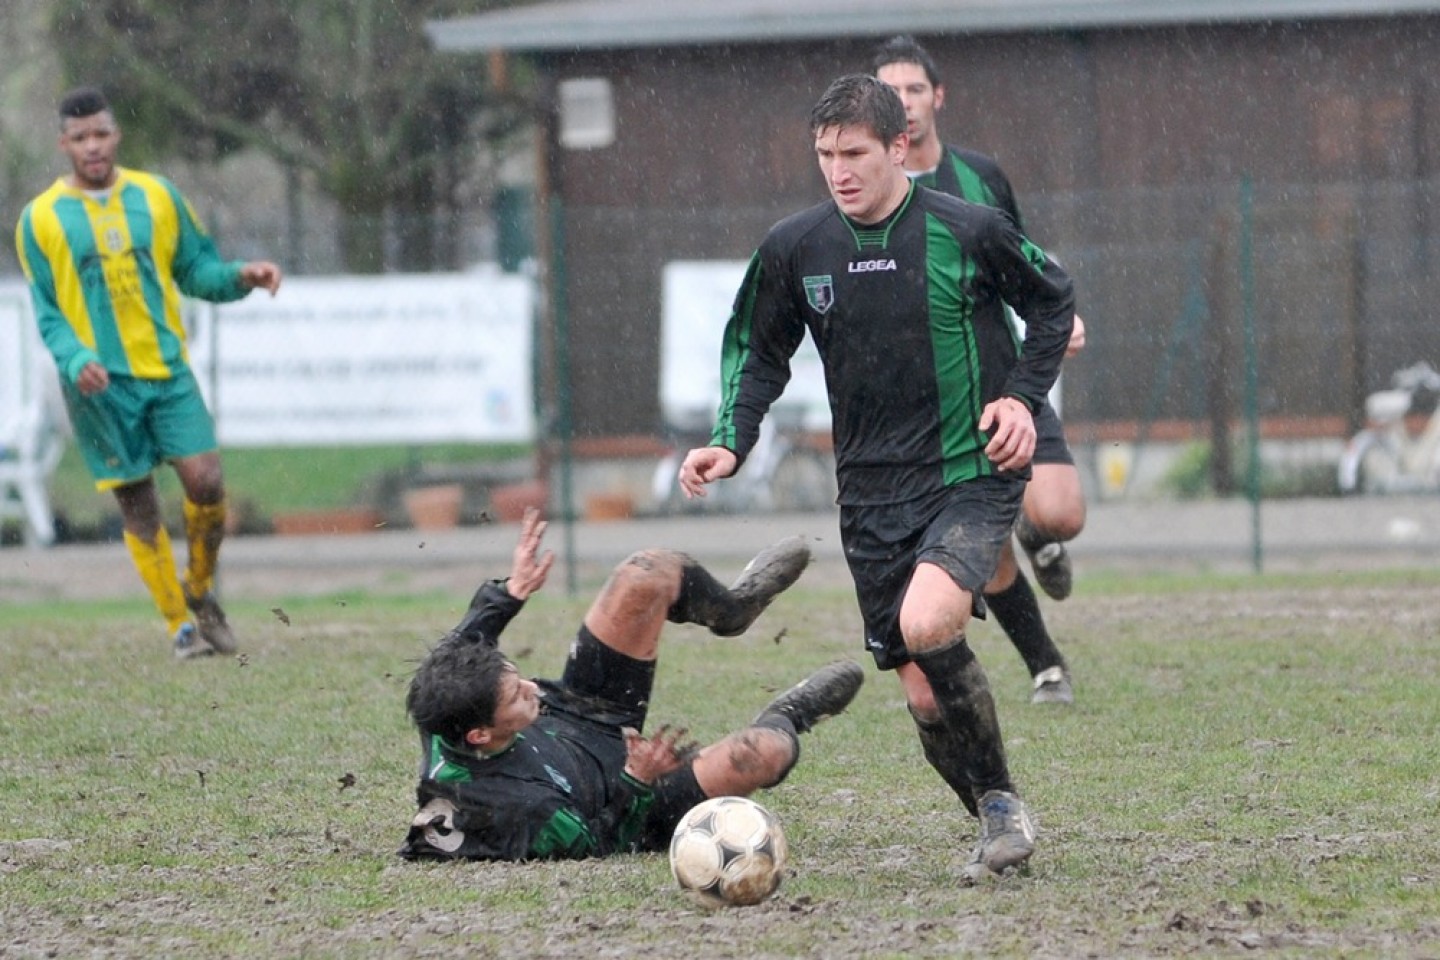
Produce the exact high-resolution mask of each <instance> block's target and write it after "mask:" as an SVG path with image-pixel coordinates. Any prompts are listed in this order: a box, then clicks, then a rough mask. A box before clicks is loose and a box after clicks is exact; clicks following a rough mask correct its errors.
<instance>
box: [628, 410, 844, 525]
mask: <svg viewBox="0 0 1440 960" xmlns="http://www.w3.org/2000/svg"><path fill="white" fill-rule="evenodd" d="M804 421H805V410H804V408H803V407H796V408H789V407H779V406H777V407H774V408H772V409H771V410H770V414H769V416H767V417H766V418H765V419H764V420H763V421H761V423H760V436H759V438H758V439H757V441H756V443H755V448H754V449H753V450H751V451H750V456H749V457H748V458H746V461H745V466H744V467H743V468H742V469H741V470H740V471H739V472H738V473H737V474H735V476H733V477H727V478H726V479H724V480H721V481H719V482H717V483H715V484H712V485H711V487H710V489H709V491H708V494H709V495H708V496H705V497H697V498H695V499H693V500H692V499H689V498H687V497H686V496H685V493H684V491H683V490H681V489H680V482H679V475H680V464H681V462H682V461H683V460H684V459H685V454H686V453H687V452H689V450H690V449H691V448H693V447H699V446H704V445H706V444H707V443H709V442H710V434H709V427H708V419H706V420H701V419H700V418H699V417H695V418H687V420H686V422H685V423H684V424H680V425H677V426H675V427H672V431H671V432H672V437H671V443H672V446H671V449H670V452H669V453H667V454H666V455H665V456H663V457H661V458H660V461H659V462H658V463H657V464H656V465H655V471H654V473H653V474H652V476H651V494H652V497H653V499H654V504H655V511H656V513H658V514H660V515H662V516H674V515H677V514H685V513H741V512H747V513H749V512H755V513H790V512H796V513H803V512H810V511H818V510H829V509H831V508H832V507H834V505H835V498H836V497H837V496H838V495H839V491H838V488H837V486H836V482H835V459H834V457H833V456H832V455H831V454H830V452H829V451H828V450H825V449H822V448H821V446H820V444H819V443H818V442H816V440H815V438H814V436H813V435H812V434H810V433H808V432H807V431H806V430H805V429H804Z"/></svg>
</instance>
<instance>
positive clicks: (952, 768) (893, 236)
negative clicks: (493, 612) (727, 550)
mask: <svg viewBox="0 0 1440 960" xmlns="http://www.w3.org/2000/svg"><path fill="white" fill-rule="evenodd" d="M905 127H906V120H905V108H904V106H903V105H902V104H901V102H900V98H899V97H898V96H897V95H896V94H895V92H894V91H893V90H892V89H890V87H889V86H887V85H886V84H885V83H883V82H882V81H880V80H878V79H876V78H875V77H872V76H865V75H858V74H857V75H853V76H848V77H842V78H840V79H839V80H836V81H835V82H834V83H833V84H831V85H830V87H829V89H827V90H826V92H825V94H824V95H823V96H822V97H821V98H820V100H819V102H817V103H816V105H815V107H814V108H813V110H812V111H811V114H810V130H811V133H812V135H813V137H814V143H815V152H816V157H817V159H818V161H819V165H820V171H821V173H822V174H823V176H824V177H825V182H826V185H827V187H828V188H829V191H830V197H831V199H830V200H828V201H826V202H825V203H821V204H818V205H816V206H814V207H812V208H810V209H808V210H804V211H801V212H800V213H798V214H795V215H794V216H791V217H788V218H787V219H785V220H783V221H781V222H780V223H778V224H776V225H775V226H774V227H773V228H771V230H770V232H769V234H768V235H767V236H766V237H765V239H764V241H763V242H762V243H761V245H760V248H759V249H758V250H757V251H756V253H755V255H754V256H753V257H752V258H751V260H750V265H749V267H748V269H747V271H746V275H745V280H744V282H743V284H742V285H741V289H740V291H739V293H738V294H737V295H736V298H735V305H734V308H733V310H732V314H731V317H730V321H729V323H728V324H727V326H726V330H725V337H724V341H723V343H722V358H721V401H720V408H719V411H718V414H717V421H716V425H715V429H714V432H713V433H712V435H711V445H710V446H706V447H701V448H698V449H695V450H691V451H690V452H689V453H688V454H687V455H686V457H685V461H684V463H683V464H682V465H681V468H680V477H679V479H680V484H681V486H682V487H683V488H684V490H685V492H686V494H687V495H689V496H702V495H704V493H705V489H704V488H705V485H706V484H708V483H711V482H713V481H716V480H720V479H722V478H724V477H728V476H730V475H731V474H733V473H734V472H735V470H736V469H738V468H739V466H740V465H741V464H742V463H743V462H744V458H745V456H746V454H748V453H749V452H750V450H751V449H752V448H753V447H754V445H755V442H756V439H757V437H758V435H759V429H760V421H761V420H762V419H763V417H764V416H765V414H766V412H767V411H768V410H769V409H770V405H771V404H772V403H774V402H775V400H776V399H778V398H779V396H780V395H781V393H782V392H783V391H784V389H785V385H786V383H787V382H788V381H789V379H790V358H791V357H792V356H793V355H794V353H795V350H796V349H797V348H798V347H799V345H800V342H801V340H803V338H804V337H805V336H806V334H807V333H808V334H809V335H810V337H811V338H812V339H813V340H814V341H815V345H816V348H817V350H818V352H819V354H820V359H821V363H822V365H823V367H824V371H825V384H826V391H827V394H828V399H829V403H830V411H831V424H832V426H831V429H832V433H833V436H834V441H835V462H836V471H835V475H836V480H837V481H838V487H839V497H838V499H839V503H840V534H841V542H842V544H843V546H844V549H845V556H846V560H847V562H848V563H849V565H850V573H851V576H852V578H853V580H854V582H855V590H856V595H857V598H858V600H859V604H860V611H861V614H862V615H863V617H864V620H865V632H866V637H865V645H866V647H867V649H869V651H870V653H871V655H872V656H873V657H874V658H875V662H876V665H877V666H879V667H880V668H881V669H882V670H894V671H895V673H896V676H897V678H898V679H899V680H900V683H901V686H902V688H903V689H904V692H905V698H906V701H907V703H908V705H909V708H910V712H911V714H912V715H913V716H914V718H915V722H916V725H917V728H918V731H919V733H920V741H921V744H922V746H923V747H924V751H925V756H926V759H927V760H929V762H930V763H931V764H932V765H933V766H934V767H935V769H936V770H937V771H939V773H940V774H941V776H942V777H944V779H945V781H946V782H947V783H948V784H949V785H950V786H951V787H952V788H953V789H954V790H955V792H956V794H957V795H958V796H959V797H960V799H961V801H962V802H963V803H964V804H965V805H966V807H967V808H968V809H969V810H970V812H971V813H972V814H976V815H977V816H978V817H979V819H980V838H979V843H978V844H977V846H976V848H975V852H974V856H973V857H972V859H971V861H970V863H968V864H967V865H966V867H965V871H964V876H965V877H967V878H969V879H971V880H973V879H977V878H979V877H981V876H984V875H986V874H988V873H990V872H1000V871H1003V870H1005V869H1007V868H1010V867H1015V866H1018V865H1020V864H1022V863H1024V862H1025V861H1026V860H1028V859H1029V857H1030V856H1031V854H1032V853H1033V852H1034V849H1035V835H1034V829H1033V827H1032V825H1031V822H1030V817H1029V814H1028V812H1027V811H1026V808H1025V804H1024V803H1023V802H1022V801H1021V800H1020V798H1019V796H1018V794H1017V792H1016V789H1015V785H1014V783H1013V781H1012V779H1011V776H1010V771H1009V765H1008V763H1007V761H1006V757H1005V748H1004V743H1003V740H1002V738H1001V734H1000V725H999V721H998V719H997V717H996V714H995V701H994V699H993V697H992V696H991V694H990V688H989V681H988V680H987V679H986V677H985V673H984V671H983V670H982V669H981V667H980V664H979V662H978V661H977V660H976V659H975V656H974V654H973V653H972V652H971V650H970V647H969V645H968V644H967V643H966V639H965V630H966V626H967V624H968V623H969V619H970V617H971V615H972V612H973V613H975V614H981V615H983V613H984V610H985V604H984V599H983V590H984V588H985V586H986V584H988V583H990V582H991V580H993V578H994V576H995V572H996V569H997V564H998V563H999V558H1000V554H1001V551H1002V549H1003V547H1004V545H1005V544H1006V543H1007V542H1009V539H1010V536H1011V531H1012V529H1013V528H1014V525H1015V519H1016V516H1017V515H1018V514H1019V511H1020V505H1021V501H1022V498H1023V497H1024V493H1025V481H1026V479H1027V478H1028V476H1029V464H1030V458H1031V457H1032V455H1033V454H1034V449H1035V425H1034V420H1033V417H1032V410H1035V409H1037V408H1039V407H1040V405H1041V404H1042V403H1043V401H1044V398H1045V395H1046V393H1048V392H1049V390H1050V388H1051V386H1052V385H1053V384H1054V382H1055V377H1056V376H1057V374H1058V373H1059V370H1060V362H1061V360H1062V358H1063V357H1064V354H1065V348H1066V344H1067V343H1068V342H1069V339H1070V333H1071V328H1072V324H1073V317H1074V298H1073V292H1072V290H1071V284H1070V280H1069V278H1068V277H1067V276H1065V274H1064V272H1063V271H1062V270H1061V269H1060V267H1059V266H1058V265H1057V264H1056V263H1055V262H1054V261H1053V260H1051V259H1050V258H1049V257H1047V256H1045V253H1044V251H1042V250H1040V249H1039V248H1037V247H1036V246H1035V245H1034V244H1032V243H1031V242H1030V241H1029V240H1027V239H1026V238H1025V237H1024V236H1022V235H1021V234H1020V232H1019V229H1018V228H1017V227H1016V225H1015V223H1014V221H1013V220H1012V219H1010V218H1009V217H1007V216H1006V215H1005V214H1003V213H1001V212H1000V211H999V210H996V209H995V208H993V207H987V206H981V205H978V204H971V203H965V202H963V201H961V200H958V199H956V198H955V197H952V196H948V195H946V194H943V193H940V192H938V191H934V190H928V189H925V188H923V187H919V186H917V185H915V184H913V183H912V182H911V181H910V179H909V178H908V177H907V176H906V175H905V168H904V162H905V154H906V149H907V147H908V144H909V138H908V135H907V134H906V129H905ZM1007 303H1008V304H1011V305H1013V306H1014V307H1015V308H1017V309H1018V310H1020V311H1021V313H1022V314H1023V315H1024V316H1025V317H1026V319H1027V320H1028V321H1029V323H1028V324H1027V325H1026V332H1025V340H1024V344H1023V349H1022V350H1018V351H1017V349H1016V343H1015V339H1014V333H1013V329H1012V327H1011V325H1010V322H1009V320H1008V317H1007V314H1006V312H1005V305H1006V304H1007Z"/></svg>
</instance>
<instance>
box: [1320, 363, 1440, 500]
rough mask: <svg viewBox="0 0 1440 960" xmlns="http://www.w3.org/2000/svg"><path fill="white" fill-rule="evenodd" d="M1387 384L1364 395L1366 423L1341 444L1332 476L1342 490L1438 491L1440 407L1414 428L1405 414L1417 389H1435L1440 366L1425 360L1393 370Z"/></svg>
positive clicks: (1439, 385)
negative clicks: (1391, 386)
mask: <svg viewBox="0 0 1440 960" xmlns="http://www.w3.org/2000/svg"><path fill="white" fill-rule="evenodd" d="M1390 380H1391V383H1392V384H1394V386H1393V388H1392V389H1389V390H1377V391H1376V392H1375V393H1372V394H1370V395H1369V396H1368V397H1366V398H1365V418H1366V420H1367V422H1368V425H1367V426H1366V427H1365V429H1363V430H1361V431H1360V432H1359V433H1357V434H1355V436H1353V437H1351V438H1350V440H1349V442H1348V443H1346V445H1345V452H1344V453H1343V454H1342V455H1341V457H1340V464H1339V467H1338V470H1337V474H1338V476H1337V479H1338V480H1339V484H1340V492H1341V493H1345V494H1353V493H1372V494H1395V493H1431V492H1436V491H1440V407H1437V408H1436V410H1435V411H1434V412H1432V413H1431V415H1430V419H1429V421H1428V422H1427V423H1426V424H1425V426H1424V428H1423V429H1421V430H1420V431H1419V432H1418V433H1414V434H1412V433H1411V432H1410V429H1409V427H1408V426H1407V424H1406V421H1405V418H1406V416H1407V415H1408V414H1409V412H1410V409H1411V407H1412V406H1413V405H1414V403H1415V395H1416V394H1417V393H1419V392H1420V391H1421V390H1428V391H1430V392H1431V393H1435V394H1437V395H1440V372H1437V371H1436V370H1435V368H1434V367H1432V366H1430V364H1429V363H1426V362H1425V361H1421V362H1420V363H1417V364H1414V365H1412V366H1409V367H1406V368H1405V369H1403V370H1399V371H1396V372H1395V374H1394V375H1392V376H1391V378H1390Z"/></svg>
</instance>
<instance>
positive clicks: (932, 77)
mask: <svg viewBox="0 0 1440 960" xmlns="http://www.w3.org/2000/svg"><path fill="white" fill-rule="evenodd" d="M892 63H913V64H916V65H917V66H919V67H920V68H921V69H922V70H924V71H925V79H926V80H929V81H930V86H932V87H938V86H940V85H941V82H940V71H939V70H937V69H935V61H934V60H932V59H930V54H929V52H928V51H926V49H925V48H924V47H922V46H920V44H919V42H918V41H916V39H915V38H914V37H912V36H910V35H909V34H905V35H903V36H899V37H891V38H890V39H889V40H886V41H885V42H884V43H882V44H880V46H878V47H876V48H875V57H874V59H873V60H872V61H871V63H870V72H871V73H879V72H880V68H881V67H888V66H890V64H892Z"/></svg>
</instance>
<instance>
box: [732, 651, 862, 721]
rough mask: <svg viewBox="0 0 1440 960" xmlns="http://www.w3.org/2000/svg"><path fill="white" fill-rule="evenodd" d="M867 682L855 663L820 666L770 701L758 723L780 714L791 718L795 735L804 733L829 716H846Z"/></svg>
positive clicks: (844, 661) (848, 661)
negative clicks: (846, 710)
mask: <svg viewBox="0 0 1440 960" xmlns="http://www.w3.org/2000/svg"><path fill="white" fill-rule="evenodd" d="M864 682H865V670H864V668H863V667H861V666H860V664H858V663H855V662H854V661H851V660H842V661H839V662H837V663H832V664H830V665H828V666H824V667H821V668H820V669H819V670H816V671H815V672H814V673H812V674H810V676H808V677H806V678H805V679H804V680H801V681H800V682H799V683H797V684H795V686H793V687H791V688H790V689H789V690H786V691H785V692H784V693H782V694H780V696H778V697H776V698H775V699H774V700H772V701H770V705H769V706H768V707H766V708H765V709H764V710H761V711H760V714H759V716H757V717H756V718H755V722H756V723H758V722H759V721H760V720H761V719H762V718H764V717H765V716H767V715H769V714H776V713H778V714H781V715H783V716H785V717H788V718H789V720H790V722H791V723H792V724H794V725H795V732H796V733H804V732H805V731H807V730H810V729H812V728H813V727H814V726H815V724H817V723H819V722H820V721H821V720H824V719H825V718H826V717H833V716H835V715H837V714H839V713H843V712H844V710H845V708H846V707H848V706H849V705H850V701H851V700H854V699H855V694H856V693H857V692H859V690H860V684H862V683H864Z"/></svg>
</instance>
